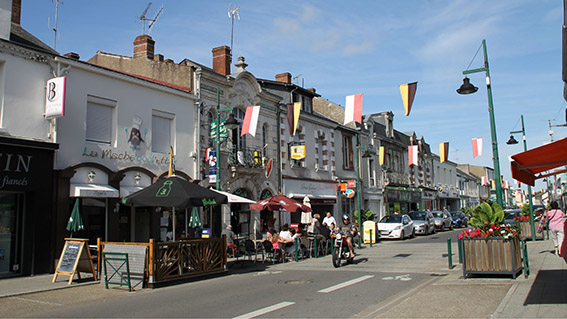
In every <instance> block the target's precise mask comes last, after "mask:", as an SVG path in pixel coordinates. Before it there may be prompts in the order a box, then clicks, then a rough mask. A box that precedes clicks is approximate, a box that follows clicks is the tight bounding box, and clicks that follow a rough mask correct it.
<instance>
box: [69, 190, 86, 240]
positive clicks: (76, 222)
mask: <svg viewBox="0 0 567 319" xmlns="http://www.w3.org/2000/svg"><path fill="white" fill-rule="evenodd" d="M83 228H85V226H83V219H82V218H81V213H80V212H79V199H78V198H77V200H76V201H75V206H73V211H72V212H71V217H69V222H68V223H67V230H68V231H70V232H71V238H72V237H73V234H74V233H76V232H78V231H79V230H81V229H83Z"/></svg>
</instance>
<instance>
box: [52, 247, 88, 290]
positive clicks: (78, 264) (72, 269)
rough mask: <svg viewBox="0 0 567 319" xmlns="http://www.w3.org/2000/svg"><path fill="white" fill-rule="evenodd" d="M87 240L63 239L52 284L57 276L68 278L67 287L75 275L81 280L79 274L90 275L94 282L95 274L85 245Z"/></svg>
mask: <svg viewBox="0 0 567 319" xmlns="http://www.w3.org/2000/svg"><path fill="white" fill-rule="evenodd" d="M88 241H89V240H88V239H80V238H65V247H63V251H62V252H61V257H60V258H59V263H57V269H55V274H54V275H53V280H52V282H55V281H56V280H57V276H58V275H66V276H70V278H69V285H70V284H71V282H72V281H73V278H74V277H75V274H77V276H78V277H79V279H81V274H80V273H81V272H88V273H92V274H93V277H94V280H96V272H95V270H94V265H93V261H92V259H91V253H90V252H89V250H88V248H87V247H86V245H87V244H88Z"/></svg>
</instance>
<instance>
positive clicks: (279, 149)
mask: <svg viewBox="0 0 567 319" xmlns="http://www.w3.org/2000/svg"><path fill="white" fill-rule="evenodd" d="M281 106H282V104H280V103H278V104H277V105H276V107H277V108H276V117H277V120H276V129H277V134H276V135H277V136H278V145H277V146H276V152H277V153H278V154H277V156H276V159H277V160H278V167H279V169H278V194H281V193H282V184H283V180H282V146H281V144H282V142H281V137H282V135H281V118H280V117H281V113H282V112H281Z"/></svg>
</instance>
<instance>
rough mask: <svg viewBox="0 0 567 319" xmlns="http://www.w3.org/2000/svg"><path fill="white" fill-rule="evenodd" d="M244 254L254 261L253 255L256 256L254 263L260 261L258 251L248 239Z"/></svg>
mask: <svg viewBox="0 0 567 319" xmlns="http://www.w3.org/2000/svg"><path fill="white" fill-rule="evenodd" d="M244 254H245V255H246V256H248V257H249V259H252V255H254V262H256V259H258V250H257V249H256V245H255V244H254V242H253V241H252V239H246V240H245V241H244Z"/></svg>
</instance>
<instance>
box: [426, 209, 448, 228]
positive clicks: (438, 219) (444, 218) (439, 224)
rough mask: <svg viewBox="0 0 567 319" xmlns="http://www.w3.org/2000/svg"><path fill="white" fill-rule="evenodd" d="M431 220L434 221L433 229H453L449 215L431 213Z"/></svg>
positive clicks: (446, 213) (438, 212)
mask: <svg viewBox="0 0 567 319" xmlns="http://www.w3.org/2000/svg"><path fill="white" fill-rule="evenodd" d="M431 213H432V214H433V219H434V221H435V228H437V229H438V230H445V229H447V228H448V229H450V230H452V229H453V218H452V217H451V213H449V212H442V211H438V210H436V211H432V212H431Z"/></svg>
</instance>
